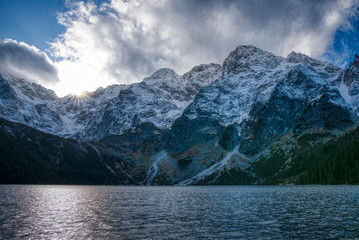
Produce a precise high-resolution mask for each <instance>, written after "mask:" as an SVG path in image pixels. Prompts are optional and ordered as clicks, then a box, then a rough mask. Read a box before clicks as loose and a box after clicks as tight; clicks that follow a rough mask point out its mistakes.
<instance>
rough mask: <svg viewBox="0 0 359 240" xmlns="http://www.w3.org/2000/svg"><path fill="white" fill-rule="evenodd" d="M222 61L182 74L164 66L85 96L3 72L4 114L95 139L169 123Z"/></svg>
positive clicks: (43, 127) (216, 72)
mask: <svg viewBox="0 0 359 240" xmlns="http://www.w3.org/2000/svg"><path fill="white" fill-rule="evenodd" d="M220 68H221V66H220V65H218V64H207V65H200V66H197V67H194V68H193V69H192V70H191V71H190V72H188V73H186V74H184V75H183V76H179V75H177V74H176V73H175V72H174V71H173V70H171V69H160V70H158V71H157V72H155V73H154V74H153V75H151V76H150V77H148V78H145V79H144V80H143V82H141V83H135V84H132V85H112V86H109V87H107V88H105V89H103V88H99V89H98V90H96V91H95V92H93V93H84V94H83V96H66V97H64V98H57V97H56V95H55V94H54V92H53V91H51V90H48V89H45V88H43V87H41V86H40V85H37V84H33V83H28V82H26V81H25V80H22V79H17V78H14V77H11V76H9V77H5V78H3V77H2V78H1V91H2V95H1V102H0V104H1V110H2V111H1V115H0V116H1V117H3V118H5V119H8V120H10V121H14V122H20V123H25V124H27V125H29V126H31V127H34V128H37V129H39V130H41V131H44V132H48V133H53V134H56V135H59V136H63V137H69V138H74V139H79V140H82V141H92V140H98V139H101V138H103V137H105V136H107V135H110V134H121V133H123V132H125V131H128V130H130V129H133V128H135V127H136V126H137V125H138V124H140V123H143V122H152V123H153V124H155V125H156V126H157V127H159V128H169V127H170V126H171V125H172V123H173V122H174V121H175V119H177V118H178V117H179V116H180V115H181V114H182V112H183V110H184V109H185V108H186V107H187V106H188V105H189V104H190V103H191V101H192V100H193V98H194V96H195V95H196V94H197V92H198V91H199V89H201V88H202V87H203V86H206V85H208V84H209V83H211V82H212V81H214V80H215V79H217V78H218V77H219V76H220V74H221V71H220Z"/></svg>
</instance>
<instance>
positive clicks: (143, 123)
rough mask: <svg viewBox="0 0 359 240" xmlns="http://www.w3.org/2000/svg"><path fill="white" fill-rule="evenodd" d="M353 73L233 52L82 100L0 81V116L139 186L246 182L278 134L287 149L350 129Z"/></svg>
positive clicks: (298, 57)
mask: <svg viewBox="0 0 359 240" xmlns="http://www.w3.org/2000/svg"><path fill="white" fill-rule="evenodd" d="M358 67H359V57H358V56H356V57H355V59H354V61H353V62H352V63H351V64H350V66H349V68H348V69H347V70H346V71H344V70H342V69H340V68H338V67H335V66H333V65H331V64H329V63H325V62H321V61H318V60H315V59H313V58H310V57H308V56H306V55H303V54H300V53H295V52H292V53H291V54H289V55H288V57H287V58H283V57H278V56H275V55H273V54H271V53H269V52H266V51H263V50H261V49H258V48H255V47H253V46H239V47H237V48H236V49H235V50H234V51H232V52H231V53H230V54H229V56H228V57H227V58H226V59H225V61H224V62H223V64H222V65H218V64H207V65H200V66H197V67H194V68H193V69H192V70H191V71H189V72H188V73H185V74H184V75H182V76H180V75H178V74H176V73H175V72H174V71H173V70H171V69H160V70H158V71H157V72H155V73H154V74H152V75H151V76H150V77H148V78H145V79H144V80H143V81H142V82H140V83H135V84H132V85H113V86H109V87H107V88H105V89H98V90H97V91H95V92H93V93H86V94H85V95H84V97H83V98H80V97H76V96H67V97H64V98H57V97H56V95H55V94H54V93H53V92H52V91H51V90H47V89H45V88H43V87H41V86H40V85H36V84H31V83H28V82H26V81H24V80H21V79H16V78H13V77H1V79H0V94H1V95H0V99H1V102H0V108H1V113H0V116H1V117H2V118H5V119H7V120H10V121H14V122H19V123H24V124H26V125H28V126H30V127H33V128H36V129H38V130H41V131H44V132H47V133H52V134H55V135H58V136H61V137H67V138H72V139H76V140H78V141H84V142H91V141H97V142H98V148H99V149H100V150H101V152H106V153H107V154H109V155H110V156H114V157H116V158H118V159H121V161H125V162H126V163H127V165H128V166H131V167H129V168H128V169H127V170H126V171H127V173H128V174H129V175H131V176H137V177H135V178H134V179H137V181H138V182H139V183H143V184H163V183H166V184H182V185H186V184H203V183H223V182H227V180H225V179H224V178H223V176H227V178H230V176H232V178H233V179H235V177H233V176H237V178H236V180H233V181H235V182H237V183H240V182H241V180H238V178H240V179H242V180H243V179H246V181H255V175H256V174H255V172H253V171H252V170H251V165H252V163H253V162H255V161H257V160H258V159H259V156H264V155H265V154H264V153H265V152H266V151H268V149H269V148H270V147H271V146H274V145H273V144H278V141H279V140H280V139H283V136H286V137H287V138H289V139H290V141H291V142H296V141H297V139H299V138H301V136H303V135H305V134H306V133H312V132H317V131H324V132H335V133H336V134H340V133H341V132H344V131H346V130H347V129H349V128H350V127H352V126H355V125H356V124H357V118H358V114H359V109H358V106H359V105H358V104H359V83H358V81H359V70H358ZM280 141H282V140H280ZM284 148H286V149H287V150H288V151H289V149H290V148H291V147H290V146H289V145H287V146H286V147H284ZM287 150H285V151H287ZM263 154H264V155H263ZM113 167H115V165H114V166H113ZM227 178H226V179H227Z"/></svg>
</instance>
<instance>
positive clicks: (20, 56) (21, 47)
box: [0, 39, 59, 85]
mask: <svg viewBox="0 0 359 240" xmlns="http://www.w3.org/2000/svg"><path fill="white" fill-rule="evenodd" d="M0 72H1V73H3V74H4V73H6V74H11V75H13V76H16V77H20V78H25V79H27V80H30V81H33V82H37V83H41V84H45V85H46V84H47V83H55V82H58V81H59V79H58V76H57V70H56V68H55V67H54V65H53V63H52V62H51V60H50V59H49V58H48V56H47V55H46V54H45V53H44V52H41V51H40V50H39V49H37V48H35V47H33V46H29V45H27V44H26V43H22V42H17V41H15V40H11V39H5V40H3V41H0Z"/></svg>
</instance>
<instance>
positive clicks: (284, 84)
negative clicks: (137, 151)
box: [169, 46, 355, 154]
mask: <svg viewBox="0 0 359 240" xmlns="http://www.w3.org/2000/svg"><path fill="white" fill-rule="evenodd" d="M342 76H343V70H342V69H340V68H337V67H335V66H333V65H331V64H328V63H324V62H320V61H317V60H314V59H312V58H310V57H308V56H305V55H302V54H297V53H294V52H293V53H291V54H290V55H289V56H288V57H287V58H282V57H277V56H275V55H273V54H271V53H269V52H266V51H263V50H261V49H258V48H255V47H253V46H239V47H237V48H236V49H235V50H234V51H233V52H231V53H230V54H229V56H228V58H227V59H226V60H225V61H224V63H223V73H222V78H220V79H217V80H216V81H214V82H213V83H212V84H210V85H208V86H206V87H203V88H202V89H201V90H200V91H199V93H198V94H197V96H196V98H195V99H194V101H193V102H192V103H191V105H189V106H188V107H187V109H186V110H185V111H184V113H183V115H182V116H181V118H179V119H178V120H177V121H176V122H175V124H174V125H173V127H172V128H173V134H172V137H171V140H170V143H169V146H173V147H170V149H171V150H172V151H175V152H178V151H185V150H186V149H188V148H189V147H191V146H192V145H196V144H200V143H201V142H203V141H208V140H211V139H213V138H220V137H221V135H222V134H223V131H224V129H225V128H228V127H230V126H234V130H232V131H231V133H230V135H231V137H230V138H232V139H234V140H233V141H239V140H240V139H239V138H242V139H248V142H252V140H251V139H255V141H258V142H257V143H254V142H253V144H252V143H251V145H252V146H249V145H248V144H243V145H242V146H241V149H240V150H244V149H243V148H245V149H247V150H248V152H247V154H249V153H254V152H255V151H258V150H260V146H261V145H262V144H264V142H265V141H268V140H269V139H273V138H276V137H278V136H279V135H281V134H283V133H285V132H287V131H294V130H295V128H296V126H297V125H298V124H301V125H300V126H299V125H298V131H299V127H300V129H301V131H305V129H310V128H312V127H315V128H321V127H324V128H326V127H329V125H334V126H335V125H337V126H338V127H340V128H343V129H344V128H346V127H348V126H349V125H350V124H352V121H355V119H353V116H352V115H351V113H350V109H349V107H348V106H349V105H348V103H347V102H346V100H345V98H344V97H343V96H341V93H340V91H339V89H338V87H339V86H340V81H341V78H342ZM312 105H313V106H312ZM310 106H312V107H310ZM334 109H335V111H334ZM326 115H332V116H333V117H332V118H331V117H330V116H326ZM314 119H315V121H314ZM202 125H203V127H202V128H199V127H198V126H202ZM234 132H236V133H234ZM181 139H182V141H181ZM233 144H234V145H235V143H231V144H230V146H233ZM227 150H231V149H227Z"/></svg>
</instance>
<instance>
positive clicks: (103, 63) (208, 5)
mask: <svg viewBox="0 0 359 240" xmlns="http://www.w3.org/2000/svg"><path fill="white" fill-rule="evenodd" d="M67 3H68V6H69V8H70V10H69V11H67V12H64V13H60V14H59V15H58V21H59V23H60V24H62V25H64V26H65V27H66V32H65V33H64V34H62V35H61V36H59V37H58V38H57V39H56V40H55V41H53V42H52V43H51V54H52V56H53V57H54V58H56V59H57V63H56V66H57V67H58V69H59V76H60V78H61V79H62V80H64V81H68V82H69V83H70V82H75V81H77V82H79V87H80V85H82V86H84V84H85V85H86V86H87V87H88V90H93V89H94V88H96V87H98V86H100V85H102V86H105V85H108V84H110V83H119V82H120V83H131V82H135V81H140V80H142V78H144V77H145V76H148V75H149V74H151V73H152V72H154V71H155V70H157V69H158V68H161V67H170V68H173V69H175V70H176V71H177V72H178V73H184V72H185V71H188V70H190V69H191V68H192V67H193V66H195V65H198V64H201V63H209V62H217V63H221V62H222V61H223V60H224V58H225V57H226V56H227V55H228V54H229V52H230V51H232V50H233V49H234V48H235V47H236V46H238V45H241V44H251V45H254V46H257V47H259V48H262V49H265V50H267V51H270V52H273V53H275V54H277V55H281V56H286V55H287V54H289V53H290V52H291V51H297V52H302V53H305V54H308V55H310V56H312V57H321V56H323V54H324V53H325V52H326V50H327V49H328V48H329V47H330V46H331V45H332V44H333V40H334V35H335V32H336V31H337V30H338V28H339V27H341V26H344V25H348V18H349V16H351V14H353V11H355V9H356V7H357V5H358V4H357V1H351V0H338V1H331V0H321V1H320V0H319V1H312V0H302V1H297V0H290V1H289V0H271V1H267V0H251V1H235V0H233V1H230V0H198V1H192V0H181V1H166V0H154V1H141V0H132V1H121V0H112V1H107V2H104V3H102V4H99V5H96V4H94V3H93V2H91V1H90V2H81V1H80V2H75V3H71V2H70V1H68V2H67ZM353 9H354V10H353ZM355 12H356V11H355ZM81 79H82V80H81ZM80 81H83V82H82V83H81V84H80Z"/></svg>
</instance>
